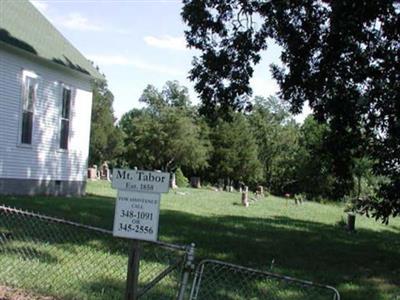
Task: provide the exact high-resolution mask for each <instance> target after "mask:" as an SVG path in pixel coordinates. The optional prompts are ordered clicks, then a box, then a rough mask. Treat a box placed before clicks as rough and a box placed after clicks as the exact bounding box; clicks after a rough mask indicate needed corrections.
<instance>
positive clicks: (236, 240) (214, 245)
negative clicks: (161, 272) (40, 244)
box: [0, 195, 400, 300]
mask: <svg viewBox="0 0 400 300" xmlns="http://www.w3.org/2000/svg"><path fill="white" fill-rule="evenodd" d="M114 201H115V200H114V198H109V197H99V196H92V195H89V196H87V197H84V198H56V197H26V198H24V197H17V198H15V197H5V198H4V197H3V198H1V199H0V203H1V202H2V203H5V204H9V205H12V206H16V207H21V208H24V209H29V210H33V211H39V212H41V213H44V214H47V215H51V216H58V217H63V218H65V219H69V220H73V221H77V222H80V223H84V224H90V225H94V226H99V227H103V228H106V229H111V228H112V220H113V214H114ZM395 229H398V228H395ZM159 236H160V240H165V241H168V242H173V243H178V244H188V243H191V242H195V243H196V249H197V250H196V251H197V259H200V258H216V259H221V260H225V261H228V262H232V263H237V264H242V265H245V266H249V267H254V268H257V269H261V270H270V266H271V261H272V260H274V261H275V263H274V269H273V271H274V272H277V273H281V274H285V275H291V276H294V277H298V278H302V279H306V280H312V281H315V282H319V283H324V284H329V285H333V286H335V287H337V288H338V289H339V291H340V293H341V294H342V296H343V299H355V300H357V299H387V298H389V299H390V298H394V297H395V296H398V295H399V294H400V287H399V286H400V279H399V278H400V271H399V270H400V260H399V259H398V258H399V257H400V235H399V233H398V232H397V233H396V232H392V231H389V230H383V231H379V232H377V231H373V230H367V229H359V230H358V231H357V233H355V234H348V233H347V232H345V231H344V230H343V229H342V228H340V227H339V226H335V225H328V224H324V223H318V222H312V221H305V220H297V219H293V218H290V217H286V216H276V217H270V218H255V217H245V216H198V215H195V214H191V213H184V212H180V211H175V210H163V211H162V212H161V217H160V231H159ZM107 244H108V243H107ZM384 295H386V296H384Z"/></svg>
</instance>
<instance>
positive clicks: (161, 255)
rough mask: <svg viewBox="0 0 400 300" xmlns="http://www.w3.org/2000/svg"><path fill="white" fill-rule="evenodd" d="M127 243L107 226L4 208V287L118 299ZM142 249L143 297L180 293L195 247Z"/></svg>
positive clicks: (89, 299) (0, 278)
mask: <svg viewBox="0 0 400 300" xmlns="http://www.w3.org/2000/svg"><path fill="white" fill-rule="evenodd" d="M129 246H130V240H126V239H120V238H115V237H113V236H112V232H111V231H108V230H104V229H101V228H96V227H91V226H86V225H82V224H78V223H74V222H69V221H65V220H62V219H57V218H52V217H48V216H44V215H39V214H35V213H30V212H26V211H22V210H18V209H13V208H9V207H5V206H0V285H3V286H7V287H13V288H18V289H23V290H26V291H33V292H36V293H39V294H43V295H49V296H55V297H57V298H61V299H85V300H113V299H115V300H117V299H118V300H120V299H122V298H123V294H124V290H125V284H126V282H125V281H126V273H127V264H128V251H129ZM141 247H142V248H143V249H141V262H140V268H139V294H140V299H177V297H182V296H181V295H178V294H179V293H183V292H184V291H185V288H186V282H187V280H188V273H187V272H188V270H186V268H185V265H186V264H187V262H188V258H189V261H190V259H191V257H192V255H191V252H192V246H188V247H186V246H179V245H174V244H168V243H162V242H142V243H141ZM184 270H185V271H184ZM180 291H181V292H180Z"/></svg>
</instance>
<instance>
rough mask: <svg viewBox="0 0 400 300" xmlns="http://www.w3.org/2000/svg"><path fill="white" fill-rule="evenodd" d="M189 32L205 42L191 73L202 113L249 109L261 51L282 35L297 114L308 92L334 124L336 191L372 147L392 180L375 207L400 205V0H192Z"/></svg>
mask: <svg viewBox="0 0 400 300" xmlns="http://www.w3.org/2000/svg"><path fill="white" fill-rule="evenodd" d="M182 16H183V19H184V21H185V22H186V24H187V25H188V26H189V29H188V30H187V31H186V40H187V42H188V44H189V46H190V47H192V48H195V49H198V50H200V56H199V57H198V58H196V59H195V60H194V61H193V68H192V70H191V79H192V80H194V81H195V89H196V90H197V91H198V92H199V94H200V97H201V99H202V106H201V110H202V113H203V114H205V115H207V116H209V117H214V118H215V115H216V114H224V115H226V112H229V111H230V109H234V110H246V109H247V108H248V107H249V101H248V100H249V96H250V95H251V89H250V87H249V80H250V78H251V76H252V74H253V66H254V64H256V63H257V62H259V60H260V52H261V51H262V50H265V49H266V48H267V46H268V41H269V40H270V39H274V40H275V42H276V43H278V44H279V45H280V46H281V47H282V48H283V52H282V54H281V62H282V67H278V66H273V68H272V71H273V76H274V78H275V79H276V80H277V81H278V84H279V85H280V89H281V97H282V98H283V99H284V100H286V101H287V102H288V103H290V104H291V110H292V111H293V112H295V113H298V112H300V111H301V109H302V106H303V103H304V102H305V101H308V102H309V104H310V106H311V108H312V109H313V111H314V116H315V118H316V120H317V121H319V122H321V123H325V124H326V125H327V126H328V127H329V134H328V135H327V137H326V139H325V140H324V144H325V145H326V146H325V149H326V150H328V151H329V153H330V156H331V158H332V160H333V162H332V170H333V173H334V174H335V177H336V180H335V181H334V182H333V183H334V194H335V195H337V196H340V195H344V194H347V193H349V192H350V191H351V189H352V186H353V175H352V168H353V159H354V157H356V158H357V157H358V158H361V157H363V156H369V157H370V158H371V159H372V160H373V162H374V172H375V173H376V174H377V175H380V176H384V177H386V178H387V179H388V181H387V182H386V183H384V184H381V186H380V190H379V196H380V198H378V199H377V201H371V202H370V203H369V204H368V205H366V206H365V210H366V211H367V212H368V211H370V212H372V215H373V216H375V217H376V218H382V219H383V220H387V218H388V217H389V216H390V215H393V216H396V215H397V214H399V213H400V168H399V161H400V148H399V147H400V125H399V122H400V121H399V117H398V116H399V115H400V87H399V82H400V80H399V74H400V64H399V49H400V45H399V40H400V30H399V27H400V26H399V22H400V5H399V3H398V1H396V0H379V1H340V0H336V1H318V0H309V1H300V2H299V1H294V0H289V1H240V0H232V1H222V0H209V1H201V0H185V1H184V8H183V11H182Z"/></svg>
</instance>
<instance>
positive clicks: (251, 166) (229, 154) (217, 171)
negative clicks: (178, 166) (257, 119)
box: [208, 113, 261, 185]
mask: <svg viewBox="0 0 400 300" xmlns="http://www.w3.org/2000/svg"><path fill="white" fill-rule="evenodd" d="M210 139H211V143H212V148H213V150H212V152H211V156H210V162H209V164H210V166H211V168H210V169H209V171H208V172H209V174H210V177H211V178H212V179H213V180H214V181H216V180H218V179H224V180H225V183H226V184H227V185H230V184H231V182H230V181H231V180H233V181H235V182H236V183H238V182H239V181H242V182H245V183H246V184H254V183H256V182H257V181H258V180H259V179H260V175H261V172H260V171H261V165H260V162H259V160H258V157H257V156H258V148H257V144H256V141H255V138H254V136H253V134H252V131H251V128H250V126H249V123H248V120H247V119H246V117H245V116H244V115H242V114H240V113H236V114H233V116H232V120H231V121H224V120H222V119H219V120H218V121H217V122H216V123H215V127H213V128H212V131H211V132H210Z"/></svg>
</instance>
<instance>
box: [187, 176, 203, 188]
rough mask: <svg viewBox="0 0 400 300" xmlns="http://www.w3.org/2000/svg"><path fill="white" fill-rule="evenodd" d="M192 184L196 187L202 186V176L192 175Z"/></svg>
mask: <svg viewBox="0 0 400 300" xmlns="http://www.w3.org/2000/svg"><path fill="white" fill-rule="evenodd" d="M190 185H191V187H193V188H196V189H199V188H201V184H200V177H195V176H192V177H190Z"/></svg>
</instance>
